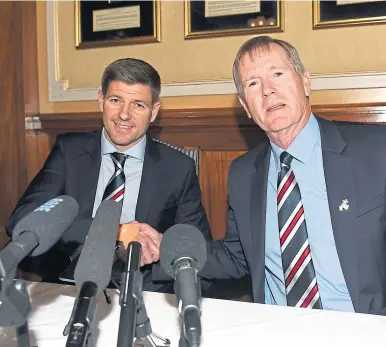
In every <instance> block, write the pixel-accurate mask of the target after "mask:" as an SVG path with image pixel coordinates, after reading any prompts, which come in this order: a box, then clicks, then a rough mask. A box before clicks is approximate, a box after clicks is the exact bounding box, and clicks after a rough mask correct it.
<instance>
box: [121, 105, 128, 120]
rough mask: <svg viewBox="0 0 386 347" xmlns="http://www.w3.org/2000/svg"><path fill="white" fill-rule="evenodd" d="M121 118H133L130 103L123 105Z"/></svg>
mask: <svg viewBox="0 0 386 347" xmlns="http://www.w3.org/2000/svg"><path fill="white" fill-rule="evenodd" d="M119 118H121V119H122V120H128V119H130V118H131V112H130V105H123V106H122V108H121V110H120V112H119Z"/></svg>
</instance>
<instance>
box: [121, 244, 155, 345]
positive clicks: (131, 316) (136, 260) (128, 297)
mask: <svg viewBox="0 0 386 347" xmlns="http://www.w3.org/2000/svg"><path fill="white" fill-rule="evenodd" d="M140 264H141V244H140V243H139V242H137V241H132V242H130V243H129V245H128V246H127V263H126V265H125V271H124V272H123V274H122V277H123V279H122V283H121V295H120V298H119V304H120V305H121V314H120V317H119V330H118V343H117V346H118V347H130V346H133V345H134V338H135V330H136V325H137V311H138V309H139V306H140V304H141V302H140V301H141V298H142V273H141V271H140V270H139V268H140ZM150 333H151V330H150V332H149V334H150Z"/></svg>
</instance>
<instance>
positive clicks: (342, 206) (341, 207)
mask: <svg viewBox="0 0 386 347" xmlns="http://www.w3.org/2000/svg"><path fill="white" fill-rule="evenodd" d="M349 208H350V205H349V204H348V200H347V199H344V200H342V203H341V204H340V205H339V211H341V212H342V211H343V210H344V211H347V210H348V209H349Z"/></svg>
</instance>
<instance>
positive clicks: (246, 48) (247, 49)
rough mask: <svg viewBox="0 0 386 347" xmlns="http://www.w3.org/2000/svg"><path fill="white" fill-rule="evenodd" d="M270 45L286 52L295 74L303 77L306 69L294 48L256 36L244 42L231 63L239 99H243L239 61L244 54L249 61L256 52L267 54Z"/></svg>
mask: <svg viewBox="0 0 386 347" xmlns="http://www.w3.org/2000/svg"><path fill="white" fill-rule="evenodd" d="M271 44H276V45H279V46H280V47H281V48H283V50H284V51H285V52H286V54H287V56H288V58H289V60H290V62H291V64H292V66H293V68H294V70H295V72H296V73H297V74H299V75H300V76H303V75H304V73H305V72H306V71H307V69H306V68H305V67H304V65H303V63H302V61H301V60H300V56H299V53H298V51H297V50H296V48H295V47H294V46H292V45H291V44H290V43H289V42H287V41H283V40H278V39H273V38H272V37H270V36H266V35H264V36H256V37H253V38H251V39H250V40H248V41H247V42H245V43H244V44H243V45H242V46H241V47H240V49H239V51H238V52H237V55H236V58H235V61H234V63H233V70H232V73H233V80H234V82H235V85H236V89H237V93H238V94H239V96H240V97H241V98H244V89H243V83H242V81H241V77H240V74H239V67H240V64H241V60H242V59H243V58H244V56H245V55H246V54H249V57H250V58H251V59H253V58H254V54H255V52H256V50H260V49H266V50H267V51H268V52H269V46H270V45H271Z"/></svg>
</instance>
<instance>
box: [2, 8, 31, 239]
mask: <svg viewBox="0 0 386 347" xmlns="http://www.w3.org/2000/svg"><path fill="white" fill-rule="evenodd" d="M22 15H23V3H22V2H18V1H15V2H11V1H1V2H0V22H1V30H0V47H2V49H1V50H0V76H1V79H2V81H1V83H0V115H1V116H0V158H1V164H0V184H1V195H0V206H1V209H0V228H1V229H2V232H1V231H0V233H1V237H0V246H1V243H3V242H4V241H5V237H4V233H3V232H4V226H5V224H6V222H7V220H8V217H9V214H10V213H11V212H12V209H13V208H14V206H15V203H16V201H17V198H18V196H19V195H20V194H21V192H22V191H23V190H24V188H25V186H26V182H27V175H26V165H25V148H26V147H25V138H24V95H23V94H24V90H23V59H22V53H23V47H22V37H23V30H22V29H23V25H22V24H21V23H23V16H22Z"/></svg>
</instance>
